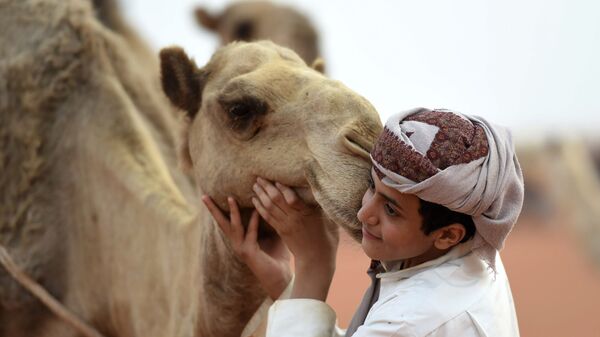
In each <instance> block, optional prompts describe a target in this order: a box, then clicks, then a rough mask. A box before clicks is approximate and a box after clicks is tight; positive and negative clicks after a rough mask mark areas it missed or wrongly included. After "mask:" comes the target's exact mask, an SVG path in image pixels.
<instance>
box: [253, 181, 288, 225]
mask: <svg viewBox="0 0 600 337" xmlns="http://www.w3.org/2000/svg"><path fill="white" fill-rule="evenodd" d="M252 189H253V190H254V193H256V196H257V197H258V201H260V204H261V205H262V207H263V209H264V210H265V211H267V212H268V213H269V215H270V218H271V219H276V220H279V219H283V218H284V217H285V213H284V211H283V210H281V208H279V207H278V206H277V205H276V204H275V203H274V202H273V201H272V200H271V198H270V197H269V195H268V194H267V192H265V190H264V189H263V188H262V187H261V186H260V185H259V184H254V186H253V187H252ZM261 215H263V214H262V213H261ZM263 218H264V216H263ZM265 220H267V219H266V218H265Z"/></svg>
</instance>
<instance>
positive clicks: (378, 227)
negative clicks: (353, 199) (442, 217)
mask: <svg viewBox="0 0 600 337" xmlns="http://www.w3.org/2000/svg"><path fill="white" fill-rule="evenodd" d="M371 179H372V181H371V183H370V187H369V189H368V190H367V191H366V192H365V194H364V196H363V199H362V207H361V209H360V210H359V211H358V219H359V220H360V222H361V223H362V225H363V227H362V230H363V239H362V248H363V250H364V252H365V253H366V254H367V256H369V257H370V258H371V259H374V260H380V261H394V260H404V261H405V267H409V266H414V265H417V264H420V263H423V262H425V261H429V260H431V259H434V258H437V257H438V256H441V255H443V252H442V251H440V250H438V249H436V248H435V246H434V241H435V231H434V232H433V233H430V234H429V235H425V233H423V231H422V230H421V224H422V221H423V219H422V217H421V214H420V213H419V208H420V201H419V198H418V197H416V196H414V195H411V194H404V193H400V192H399V191H397V190H395V189H393V188H391V187H388V186H386V185H384V184H383V183H382V182H381V180H379V177H377V174H376V173H375V171H374V170H373V169H372V170H371ZM407 263H408V265H407Z"/></svg>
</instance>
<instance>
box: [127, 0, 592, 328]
mask: <svg viewBox="0 0 600 337" xmlns="http://www.w3.org/2000/svg"><path fill="white" fill-rule="evenodd" d="M277 4H278V5H282V6H290V8H293V9H294V10H296V11H298V12H299V13H301V14H303V15H305V16H306V18H308V20H309V22H310V23H312V25H313V27H314V28H315V31H316V32H317V35H318V40H317V42H316V44H317V47H318V48H320V52H319V55H320V56H322V57H323V59H324V61H325V69H326V73H327V75H328V76H330V77H332V78H334V79H338V80H341V81H343V82H344V83H346V84H347V85H348V86H349V87H351V88H352V89H354V90H356V91H357V92H359V93H360V94H361V95H363V96H364V97H366V98H367V99H368V100H370V101H371V102H372V103H373V105H374V106H375V107H376V108H377V110H378V111H379V113H380V116H381V119H382V121H385V120H386V118H387V116H388V115H389V114H391V113H394V112H397V111H400V110H403V109H407V108H411V107H413V106H428V107H446V108H452V109H456V110H458V111H462V112H465V113H470V114H478V115H482V116H484V117H487V118H489V119H491V120H493V121H494V122H496V123H499V124H503V125H507V126H509V127H510V128H511V129H512V130H513V132H514V135H515V139H516V143H517V147H518V151H519V156H520V160H521V164H522V166H523V169H524V172H525V173H524V174H525V179H526V190H527V192H526V193H527V197H526V205H525V207H524V211H523V214H522V216H521V218H520V220H519V222H518V224H517V225H516V227H515V229H514V230H513V232H512V234H511V236H510V237H509V239H508V241H507V243H506V247H505V249H504V250H503V251H502V258H503V261H504V264H505V267H506V269H507V272H508V274H509V277H510V280H511V285H512V290H513V296H514V300H515V303H516V308H517V313H518V318H519V325H520V329H521V335H522V336H525V337H535V336H546V337H550V336H600V320H598V317H599V316H598V315H599V314H600V311H599V310H598V304H599V303H600V254H599V251H600V239H599V235H600V234H599V232H600V212H599V209H600V184H599V183H598V182H599V178H598V177H599V176H600V146H599V144H600V142H599V140H600V136H598V131H599V130H600V101H598V99H597V97H598V90H599V88H600V85H599V83H598V77H599V76H600V65H599V64H598V60H600V24H599V23H598V21H597V13H598V12H599V11H600V5H598V4H597V3H596V2H593V1H567V0H562V1H560V0H552V1H540V0H533V1H526V2H523V1H512V0H511V1H503V2H492V1H419V2H408V1H369V2H366V1H316V0H309V1H291V0H290V1H279V2H277ZM230 5H231V3H230V2H224V1H203V2H201V1H173V2H168V4H167V2H161V1H158V0H155V1H141V0H129V1H124V3H123V8H124V9H125V12H126V15H127V16H128V17H129V18H130V19H131V21H132V23H133V24H134V25H135V26H136V28H138V29H139V31H140V32H141V34H142V35H143V36H144V37H145V38H146V39H147V40H148V41H150V43H151V44H153V46H154V47H155V48H159V47H162V46H164V45H170V44H177V45H182V46H185V48H186V49H187V50H189V51H190V52H191V54H192V55H194V57H195V58H196V60H198V61H199V62H201V63H202V62H204V61H205V60H206V59H208V57H209V56H210V54H211V53H212V51H213V50H214V49H215V48H216V47H217V46H218V45H219V43H220V42H219V41H220V40H219V39H220V38H223V37H224V35H227V34H233V33H232V31H231V30H229V31H228V32H223V29H221V31H219V29H218V28H214V29H215V30H216V33H217V34H215V31H211V29H206V28H204V29H202V28H200V27H199V25H198V22H196V21H195V18H194V17H193V15H192V13H193V12H196V13H198V9H199V8H201V9H202V13H204V14H209V15H211V16H212V17H213V18H218V17H219V16H220V15H223V16H222V18H223V17H225V16H227V15H225V14H223V13H224V11H225V9H226V8H227V7H228V6H230ZM229 15H230V16H234V15H231V13H230V14H229ZM235 15H238V16H239V18H238V20H242V21H243V18H244V15H243V14H239V13H236V14H235ZM264 15H265V16H263V19H264V20H271V21H272V20H273V18H272V17H270V18H269V14H264ZM247 17H248V18H257V17H258V18H260V15H257V14H256V13H248V14H247ZM231 20H234V19H231ZM250 21H251V20H250ZM228 24H230V25H234V23H231V22H229V23H228ZM279 24H282V25H284V26H285V25H286V23H285V20H283V19H282V20H279ZM287 24H288V25H289V22H288V23H287ZM257 27H258V26H254V27H250V28H248V26H245V27H242V26H238V29H242V31H241V32H240V31H238V32H237V33H241V34H242V35H244V34H245V36H246V37H248V38H249V39H252V38H253V36H252V35H253V34H258V33H259V32H257V30H258V28H257ZM278 30H281V31H283V30H285V29H284V28H279V29H278V28H274V29H273V30H272V31H271V33H272V34H275V35H277V34H278ZM234 33H235V32H234ZM263 33H264V32H263ZM225 38H231V36H229V37H225ZM368 262H369V261H368V259H367V258H366V257H365V256H364V255H363V253H362V251H361V249H360V245H359V244H357V243H355V242H352V241H351V240H350V239H349V238H348V237H347V236H345V235H344V236H343V237H342V245H341V249H340V252H339V256H338V270H337V272H336V275H335V279H334V284H333V287H332V291H331V293H330V296H329V299H328V302H329V303H330V304H331V305H332V306H333V307H334V308H335V309H336V311H337V313H338V319H339V323H340V325H341V326H346V325H347V324H348V322H349V321H350V318H351V316H352V313H353V311H354V309H355V307H356V306H357V305H358V303H359V302H360V299H361V297H362V294H363V291H364V289H365V288H366V287H367V286H368V278H367V276H366V273H365V271H366V268H367V266H368Z"/></svg>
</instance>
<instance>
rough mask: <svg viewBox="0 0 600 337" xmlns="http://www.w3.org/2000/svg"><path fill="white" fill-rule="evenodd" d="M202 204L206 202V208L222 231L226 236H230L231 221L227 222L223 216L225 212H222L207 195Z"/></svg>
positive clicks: (204, 196) (203, 197)
mask: <svg viewBox="0 0 600 337" xmlns="http://www.w3.org/2000/svg"><path fill="white" fill-rule="evenodd" d="M202 202H204V205H206V208H207V209H208V211H209V212H210V214H211V215H212V216H213V218H214V219H215V221H216V222H217V224H218V225H219V227H221V230H222V231H223V232H224V233H225V235H227V236H229V234H230V228H229V220H227V218H226V217H225V215H223V212H221V210H220V209H219V207H217V205H215V203H214V202H213V200H212V199H211V198H210V197H209V196H207V195H203V196H202Z"/></svg>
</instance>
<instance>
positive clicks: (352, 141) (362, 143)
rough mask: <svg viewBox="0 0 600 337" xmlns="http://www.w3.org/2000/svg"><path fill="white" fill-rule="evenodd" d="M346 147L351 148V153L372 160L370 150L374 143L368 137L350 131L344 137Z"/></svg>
mask: <svg viewBox="0 0 600 337" xmlns="http://www.w3.org/2000/svg"><path fill="white" fill-rule="evenodd" d="M342 142H343V144H344V147H345V148H346V149H348V150H350V153H351V154H353V155H356V156H359V157H361V158H363V159H365V160H367V161H370V160H371V159H370V156H369V154H370V152H371V148H372V147H373V144H372V143H371V142H369V141H368V140H366V139H363V138H362V137H360V136H359V135H357V134H356V133H355V132H352V131H351V132H348V133H346V134H345V135H344V136H343V137H342Z"/></svg>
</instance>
